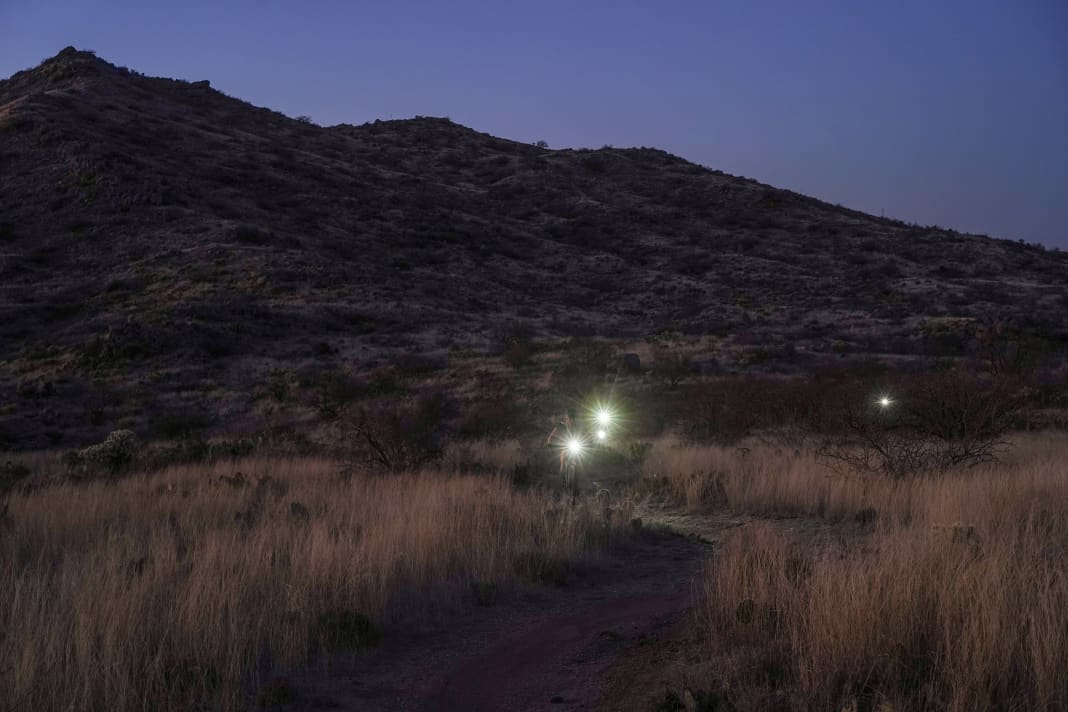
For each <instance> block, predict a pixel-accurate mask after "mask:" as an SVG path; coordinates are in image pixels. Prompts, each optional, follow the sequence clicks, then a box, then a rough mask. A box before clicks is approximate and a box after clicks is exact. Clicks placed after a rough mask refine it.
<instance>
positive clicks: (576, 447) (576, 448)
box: [567, 437, 586, 457]
mask: <svg viewBox="0 0 1068 712" xmlns="http://www.w3.org/2000/svg"><path fill="white" fill-rule="evenodd" d="M585 449H586V444H585V443H584V442H582V439H581V438H574V437H573V438H571V439H570V440H568V441H567V454H568V455H570V456H571V457H578V456H579V455H581V454H582V451H583V450H585Z"/></svg>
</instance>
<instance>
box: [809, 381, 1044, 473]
mask: <svg viewBox="0 0 1068 712" xmlns="http://www.w3.org/2000/svg"><path fill="white" fill-rule="evenodd" d="M902 388H903V390H902V392H900V394H897V395H895V396H894V397H893V399H891V400H888V401H887V402H886V403H884V404H880V402H879V401H878V400H871V401H870V402H869V403H868V404H867V405H866V407H864V408H863V409H854V408H848V409H846V410H845V411H844V413H843V415H842V417H841V421H840V434H837V435H834V436H832V437H830V438H828V439H826V440H825V441H824V442H823V443H822V444H821V445H820V447H819V449H818V453H819V454H820V455H822V456H823V457H824V458H826V459H827V460H828V461H830V462H831V463H832V464H835V465H844V466H846V467H847V468H849V469H851V470H855V471H860V472H866V473H871V474H879V475H887V476H890V477H895V478H900V477H906V476H910V475H916V474H924V473H934V472H941V471H945V470H947V469H949V468H952V467H958V466H964V467H972V466H975V465H979V464H982V463H985V462H990V461H992V460H995V459H996V457H997V454H998V452H999V450H1000V449H1001V448H1002V446H1003V445H1004V438H1005V436H1006V434H1007V433H1008V431H1009V430H1010V428H1011V427H1012V426H1013V424H1014V423H1015V422H1016V419H1017V414H1018V412H1019V411H1020V409H1021V408H1022V407H1023V405H1024V403H1025V402H1026V397H1027V392H1026V389H1025V388H1023V387H1022V385H1021V384H1020V382H1019V381H1017V380H1016V379H1007V378H998V377H990V376H983V375H977V374H972V373H967V372H963V371H960V370H953V371H947V372H943V373H932V374H924V375H922V376H917V377H914V378H912V379H910V380H909V381H908V382H906V383H905V384H904V385H903V386H902Z"/></svg>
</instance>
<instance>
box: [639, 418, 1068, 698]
mask: <svg viewBox="0 0 1068 712" xmlns="http://www.w3.org/2000/svg"><path fill="white" fill-rule="evenodd" d="M1014 445H1015V447H1013V448H1012V449H1011V450H1010V451H1009V453H1008V454H1006V456H1005V458H1004V461H1003V462H1002V463H1000V464H991V465H987V466H983V467H980V468H975V469H969V470H959V471H953V472H949V473H946V474H944V475H940V476H933V477H926V478H912V479H905V480H900V481H895V480H889V479H878V478H870V477H858V476H843V475H839V474H835V473H834V472H832V471H830V470H828V469H827V468H826V467H825V466H823V464H822V463H820V462H818V461H816V460H815V459H814V458H813V457H812V456H809V455H804V454H802V455H795V454H794V453H792V452H789V453H784V452H781V451H778V452H777V451H776V450H775V449H773V448H770V447H764V448H759V447H757V448H754V449H753V450H751V451H746V450H739V449H724V448H711V447H687V446H680V445H679V444H678V443H661V444H659V445H658V447H657V449H656V450H655V451H654V452H653V454H652V455H651V457H650V462H649V468H648V475H649V477H650V478H651V479H652V482H653V485H654V486H656V487H657V488H660V489H662V490H664V491H665V492H668V493H669V494H670V496H671V497H672V498H673V499H674V500H675V501H677V502H679V503H680V504H684V505H686V506H688V507H691V508H695V509H700V508H703V507H706V506H715V507H726V508H727V509H729V510H731V511H735V512H739V513H748V514H752V515H757V516H759V517H761V519H758V520H756V521H754V522H753V523H751V524H749V525H747V526H745V527H743V528H741V529H740V530H739V531H738V532H737V533H736V534H735V535H734V536H733V538H732V539H731V540H730V541H729V543H728V544H727V545H726V546H725V547H724V549H723V550H722V551H721V552H720V553H719V554H718V555H717V556H716V557H714V558H713V559H712V560H711V561H710V563H709V566H708V569H707V575H706V578H705V580H704V597H705V600H704V604H703V606H702V607H701V610H700V614H699V616H700V619H701V621H702V625H703V626H704V629H705V641H706V642H705V646H706V647H705V650H704V651H703V654H704V656H705V660H704V662H703V665H704V668H703V669H704V670H705V671H706V672H707V675H708V677H707V678H706V679H705V680H704V682H703V684H704V685H706V686H707V685H711V686H712V687H718V688H722V689H723V690H725V691H726V693H727V696H728V697H729V699H731V700H732V701H733V703H734V704H735V705H737V706H738V708H739V709H783V710H795V709H796V710H801V709H819V710H857V711H859V710H884V711H886V712H889V711H890V710H954V711H957V710H960V711H963V710H1063V709H1066V708H1068V468H1066V465H1065V463H1066V462H1068V441H1066V440H1065V437H1064V435H1063V433H1055V434H1048V435H1042V436H1031V437H1021V438H1018V439H1017V440H1016V441H1015V442H1014ZM782 517H789V518H794V517H797V518H803V519H790V520H788V521H790V522H795V523H796V522H805V521H811V519H810V518H817V519H819V520H821V521H822V523H823V524H824V525H829V526H823V527H820V528H818V529H816V528H810V527H805V526H803V525H799V526H791V527H789V528H787V527H784V526H782V524H783V522H782V521H781V518H782ZM689 674H690V675H693V671H692V670H691V671H690V673H689Z"/></svg>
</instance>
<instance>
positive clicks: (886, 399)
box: [879, 396, 894, 408]
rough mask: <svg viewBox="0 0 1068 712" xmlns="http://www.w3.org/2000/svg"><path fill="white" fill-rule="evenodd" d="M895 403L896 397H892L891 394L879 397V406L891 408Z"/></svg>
mask: <svg viewBox="0 0 1068 712" xmlns="http://www.w3.org/2000/svg"><path fill="white" fill-rule="evenodd" d="M893 404H894V399H893V398H891V397H890V396H882V397H881V398H879V407H880V408H889V407H890V406H892V405H893Z"/></svg>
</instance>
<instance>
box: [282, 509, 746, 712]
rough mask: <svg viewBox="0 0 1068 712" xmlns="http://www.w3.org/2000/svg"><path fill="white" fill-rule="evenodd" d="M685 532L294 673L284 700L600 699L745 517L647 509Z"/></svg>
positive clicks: (303, 703) (310, 704) (458, 706)
mask: <svg viewBox="0 0 1068 712" xmlns="http://www.w3.org/2000/svg"><path fill="white" fill-rule="evenodd" d="M642 514H643V518H645V520H646V521H647V522H649V521H653V522H656V521H659V520H668V519H670V521H671V524H672V526H673V527H674V528H675V529H676V530H677V531H678V530H684V531H687V532H688V534H687V535H668V534H652V533H650V534H647V535H643V536H640V537H636V538H635V540H633V541H631V542H628V543H626V544H625V545H623V546H621V547H620V548H618V549H617V550H615V551H613V552H611V553H610V554H609V555H607V556H605V557H603V558H601V559H599V560H597V561H595V562H593V563H592V564H590V565H588V566H587V567H586V568H585V569H584V570H583V571H582V572H581V575H580V576H576V578H575V580H574V581H572V582H569V584H568V585H567V586H564V587H561V588H549V587H538V588H536V589H530V590H527V591H519V592H515V593H513V594H512V595H510V596H507V597H504V598H503V600H501V601H500V602H499V603H497V604H496V605H494V606H492V607H490V608H471V607H467V608H466V609H465V610H461V611H460V612H458V613H456V614H455V615H453V616H452V617H450V618H449V619H448V621H447V622H444V621H443V622H442V625H441V626H440V627H437V628H435V627H434V626H432V625H431V626H429V627H428V626H427V625H426V624H421V625H420V626H418V627H415V626H413V628H412V629H411V630H408V631H404V630H398V631H393V632H392V633H393V634H392V635H387V636H386V642H385V643H384V644H383V646H382V647H381V648H380V649H379V650H376V651H374V652H372V653H371V654H369V655H366V656H362V657H361V658H359V659H358V660H356V661H354V665H353V667H352V668H351V669H350V670H349V671H348V672H344V673H342V672H340V671H338V670H337V669H334V670H332V671H331V672H330V673H329V674H319V675H307V676H305V677H304V678H302V679H300V680H295V682H296V683H297V689H298V690H299V693H300V697H299V698H298V701H297V703H296V704H294V705H291V706H287V707H286V709H307V710H311V709H344V710H425V711H427V712H442V711H446V710H464V711H470V712H479V711H482V710H485V711H491V710H492V711H494V712H496V711H499V710H516V711H524V710H579V709H595V708H597V707H598V705H599V704H603V702H602V700H603V698H604V697H605V695H606V694H607V693H608V692H609V691H608V690H606V686H607V684H608V680H609V679H610V678H613V677H617V676H618V670H616V671H614V672H615V674H614V675H612V676H609V675H606V674H605V672H606V671H607V670H608V668H609V667H611V666H613V665H614V664H616V663H617V662H618V661H619V660H620V659H622V658H626V659H628V660H631V659H635V658H641V657H642V656H641V655H635V653H636V651H637V650H638V649H639V648H643V646H648V647H649V649H650V653H652V652H653V648H654V647H655V644H656V642H657V641H658V640H660V639H661V638H662V637H664V636H666V635H667V634H668V632H669V631H670V630H671V628H672V627H673V626H676V625H677V624H679V623H680V621H683V619H684V618H685V616H686V614H687V611H688V610H689V609H690V607H691V606H692V603H693V596H694V594H695V590H696V589H695V582H696V577H697V575H698V574H699V572H700V569H701V565H702V563H703V561H704V560H705V559H706V558H707V556H708V554H709V553H710V551H711V545H712V544H713V543H714V542H715V541H716V540H718V539H719V538H721V537H722V535H723V534H724V533H725V532H726V531H727V530H728V529H730V528H732V527H734V526H737V525H738V524H739V523H740V522H741V520H740V519H738V518H732V517H714V518H708V517H700V518H690V517H686V516H685V515H679V514H677V513H668V512H663V513H659V512H650V511H646V512H643V513H642Z"/></svg>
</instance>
